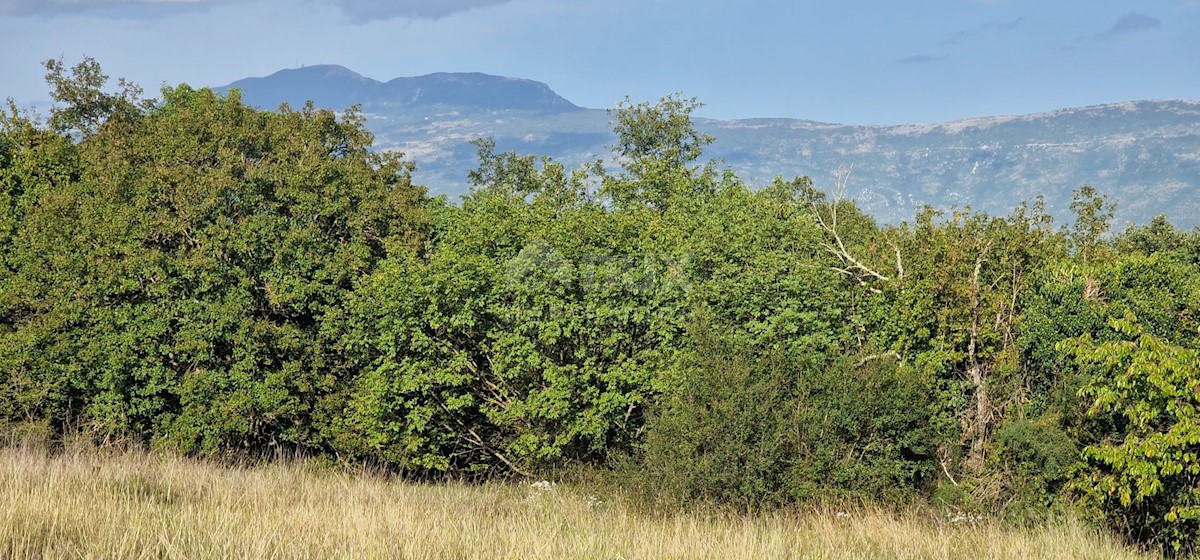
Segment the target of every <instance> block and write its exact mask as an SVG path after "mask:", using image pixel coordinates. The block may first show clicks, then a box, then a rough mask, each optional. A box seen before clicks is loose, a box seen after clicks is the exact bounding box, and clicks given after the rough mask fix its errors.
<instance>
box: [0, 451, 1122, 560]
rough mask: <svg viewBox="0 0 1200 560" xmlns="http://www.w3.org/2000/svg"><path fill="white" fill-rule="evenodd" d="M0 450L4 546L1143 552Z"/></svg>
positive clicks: (855, 515)
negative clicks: (660, 512)
mask: <svg viewBox="0 0 1200 560" xmlns="http://www.w3.org/2000/svg"><path fill="white" fill-rule="evenodd" d="M543 486H545V485H540V484H539V485H531V484H515V483H514V484H488V485H483V486H471V485H462V484H447V485H421V484H412V483H402V482H396V481H389V480H387V479H386V478H383V477H379V476H371V475H367V474H358V475H354V474H348V473H341V472H336V471H333V470H331V469H316V468H311V467H306V466H305V465H304V463H302V462H286V463H281V464H276V465H272V466H267V467H255V468H251V467H244V468H230V467H219V466H215V465H212V464H207V463H203V462H198V461H191V460H185V459H180V458H175V457H169V456H159V455H153V454H145V453H100V452H97V451H95V450H80V451H74V452H70V451H68V452H65V453H60V454H56V455H48V454H46V453H44V452H41V451H36V450H30V449H19V448H8V449H0V557H2V558H13V559H19V558H405V559H425V558H428V559H435V558H438V559H440V558H456V559H457V558H521V559H538V558H630V559H632V558H645V559H658V558H754V559H764V558H1072V559H1074V558H1097V559H1100V558H1103V559H1116V558H1142V557H1143V556H1140V555H1138V554H1137V553H1135V552H1133V551H1131V550H1129V549H1126V548H1122V547H1121V546H1119V545H1118V544H1116V543H1114V542H1113V541H1112V540H1111V539H1109V538H1107V537H1104V536H1101V535H1100V534H1098V533H1096V532H1095V531H1093V530H1090V529H1088V528H1086V527H1084V526H1083V525H1082V524H1079V523H1073V522H1063V523H1060V524H1056V525H1051V526H1046V527H1041V528H1038V529H1035V530H1029V531H1016V530H1012V529H1006V528H1003V527H1001V526H999V525H996V524H993V523H988V522H982V523H970V522H960V523H951V522H950V521H947V520H945V519H941V518H939V517H937V516H935V514H933V513H925V514H918V513H912V514H906V515H895V514H889V513H885V512H879V511H856V512H849V513H847V512H837V511H832V510H831V511H811V512H806V513H798V514H790V515H784V514H778V515H760V516H702V515H692V514H677V515H668V516H647V515H644V514H638V513H636V512H634V511H632V510H630V509H629V508H627V507H625V506H624V505H622V504H621V503H620V500H614V499H607V498H604V497H600V498H597V497H594V496H591V495H588V494H587V493H586V492H582V491H580V490H578V489H571V488H567V487H565V486H564V485H557V486H553V487H550V488H544V487H543Z"/></svg>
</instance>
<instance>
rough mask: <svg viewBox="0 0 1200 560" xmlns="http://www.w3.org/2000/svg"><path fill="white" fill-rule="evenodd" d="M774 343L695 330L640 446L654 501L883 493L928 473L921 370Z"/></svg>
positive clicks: (778, 500) (751, 505) (898, 494)
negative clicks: (819, 355)
mask: <svg viewBox="0 0 1200 560" xmlns="http://www.w3.org/2000/svg"><path fill="white" fill-rule="evenodd" d="M780 348H781V346H776V347H769V348H763V347H761V346H755V345H750V344H747V343H745V342H739V341H737V340H736V339H733V338H731V337H721V336H716V335H713V334H712V333H709V332H699V333H697V334H696V335H695V340H694V350H693V351H692V353H691V355H690V358H689V359H688V360H687V361H686V363H685V366H684V368H683V369H682V371H681V373H680V375H679V379H677V380H676V381H675V383H673V384H672V385H671V389H670V390H669V392H668V394H667V395H666V397H665V398H664V402H663V405H662V408H661V410H660V412H659V414H658V415H657V416H656V417H655V418H654V419H653V420H652V421H651V423H650V424H649V429H648V433H647V440H646V444H645V447H644V449H643V456H642V464H641V466H642V469H643V474H642V476H644V477H645V478H646V480H649V481H652V486H653V487H654V488H656V491H657V492H658V500H659V501H660V502H661V503H664V504H684V505H687V504H696V503H708V504H718V505H725V506H731V507H734V508H737V509H755V508H760V507H773V506H781V505H785V504H789V503H797V502H807V501H815V500H868V501H876V500H879V501H888V500H900V499H904V498H908V497H911V496H912V495H913V494H914V493H915V492H916V491H917V490H919V489H922V488H924V487H925V486H926V485H927V484H928V483H929V481H930V480H931V475H932V474H933V465H934V463H933V451H934V445H933V433H932V430H931V429H930V417H929V410H930V398H931V397H930V395H931V391H930V390H929V382H928V381H927V380H925V379H922V378H921V377H919V376H918V375H917V374H916V373H915V372H914V370H912V369H910V368H907V367H904V366H902V365H901V364H898V363H896V362H893V361H888V360H880V359H869V360H862V361H856V360H851V359H842V360H839V361H837V362H835V363H833V364H828V365H827V364H822V363H819V362H816V361H814V360H811V359H805V357H804V356H790V355H788V354H787V353H786V352H784V351H783V350H781V349H780ZM647 486H648V487H649V486H651V485H647Z"/></svg>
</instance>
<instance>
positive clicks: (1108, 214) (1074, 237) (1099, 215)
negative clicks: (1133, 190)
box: [1071, 185, 1116, 262]
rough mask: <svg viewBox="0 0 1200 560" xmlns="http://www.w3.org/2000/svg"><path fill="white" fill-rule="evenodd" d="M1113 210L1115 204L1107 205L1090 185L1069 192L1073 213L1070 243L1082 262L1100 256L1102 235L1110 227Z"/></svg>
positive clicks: (1106, 200)
mask: <svg viewBox="0 0 1200 560" xmlns="http://www.w3.org/2000/svg"><path fill="white" fill-rule="evenodd" d="M1115 208H1116V205H1115V204H1110V203H1108V198H1107V197H1105V196H1104V195H1102V194H1100V193H1099V192H1098V191H1097V190H1096V189H1095V188H1094V187H1092V186H1091V185H1083V186H1081V187H1079V188H1078V189H1075V190H1073V191H1071V211H1073V212H1075V225H1074V226H1073V228H1072V230H1071V241H1072V243H1073V244H1074V246H1075V252H1076V253H1077V254H1078V255H1079V258H1080V260H1082V261H1083V262H1088V261H1090V260H1094V259H1096V258H1097V257H1099V256H1100V254H1101V251H1102V248H1103V242H1104V235H1105V234H1106V233H1108V230H1109V228H1111V227H1112V218H1113V210H1114V209H1115Z"/></svg>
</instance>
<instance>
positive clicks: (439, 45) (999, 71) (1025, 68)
mask: <svg viewBox="0 0 1200 560" xmlns="http://www.w3.org/2000/svg"><path fill="white" fill-rule="evenodd" d="M85 55H87V56H91V57H94V58H96V59H97V60H99V61H100V63H101V64H102V65H103V67H104V68H105V70H106V71H107V73H108V74H110V75H111V76H114V77H116V76H122V77H126V78H129V79H131V80H133V81H134V82H137V83H139V84H141V85H142V86H144V87H145V88H146V90H147V91H148V92H155V91H157V89H158V85H159V84H162V83H164V82H165V83H170V84H175V83H179V82H187V83H189V84H192V85H194V86H203V85H212V86H216V85H224V84H226V83H229V82H231V81H233V80H236V79H239V78H243V77H248V76H262V75H266V74H270V73H272V72H274V71H276V70H279V69H282V68H291V67H297V66H300V65H311V64H321V63H335V64H341V65H344V66H346V67H348V68H350V69H352V70H355V71H357V72H359V73H361V74H363V75H366V76H369V77H372V78H375V79H379V80H387V79H391V78H394V77H398V76H414V75H420V74H425V73H430V72H439V71H480V72H487V73H492V74H500V75H506V76H519V77H525V78H532V79H535V80H539V81H543V82H546V83H547V84H549V85H550V87H552V88H553V89H554V90H555V91H557V92H558V93H559V94H561V95H563V96H564V97H566V98H568V99H570V100H571V101H573V102H575V103H577V104H579V105H583V106H587V107H609V106H612V105H613V104H614V103H615V102H617V101H619V100H621V99H623V98H624V97H625V96H626V95H628V96H630V97H632V98H633V99H634V100H652V99H656V98H658V97H661V96H663V95H666V94H669V93H672V92H682V93H684V94H685V95H687V96H694V97H698V98H699V99H700V100H701V101H702V102H704V103H705V104H706V107H705V108H704V109H703V110H702V111H701V113H700V114H701V115H702V116H708V117H716V118H745V117H795V118H805V119H813V120H819V121H828V122H843V123H855V124H894V123H919V122H937V121H945V120H951V119H956V118H965V117H971V116H982V115H994V114H1020V113H1030V112H1037V111H1044V110H1049V109H1055V108H1062V107H1071V106H1080V105H1090V104H1098V103H1108V102H1117V101H1126V100H1136V99H1160V98H1189V99H1191V98H1200V0H1137V1H1131V0H1125V1H1118V0H1086V1H1085V0H919V1H918V0H912V1H907V2H900V1H895V0H886V1H885V0H870V1H867V0H840V1H839V0H825V1H819V2H816V1H807V0H793V1H781V0H741V1H724V0H722V1H718V0H690V1H684V0H439V1H432V0H395V1H388V0H0V76H2V77H0V86H2V87H0V97H6V96H11V97H13V98H15V99H16V100H17V101H18V104H21V105H29V104H33V103H39V102H43V100H44V99H45V98H46V97H47V96H46V93H45V91H46V89H45V85H44V82H43V80H42V75H43V73H44V72H43V70H42V68H41V66H40V65H39V61H41V60H44V59H47V58H58V57H62V58H63V59H64V60H65V61H66V62H67V63H74V62H76V61H78V60H79V59H80V58H81V57H83V56H85Z"/></svg>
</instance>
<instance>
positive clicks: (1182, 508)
mask: <svg viewBox="0 0 1200 560" xmlns="http://www.w3.org/2000/svg"><path fill="white" fill-rule="evenodd" d="M1109 327H1110V328H1112V329H1113V330H1114V331H1116V332H1117V333H1118V334H1119V335H1120V338H1119V339H1118V340H1112V341H1108V342H1104V343H1098V342H1096V341H1095V340H1094V339H1093V338H1092V337H1091V336H1089V335H1086V334H1085V335H1083V336H1081V337H1079V338H1077V339H1075V340H1072V341H1069V342H1064V343H1063V346H1064V349H1065V350H1067V351H1070V352H1071V353H1072V354H1073V355H1074V356H1075V359H1076V360H1077V361H1078V363H1079V364H1080V366H1081V367H1086V368H1092V369H1095V370H1096V375H1095V376H1094V377H1093V381H1092V382H1091V383H1090V384H1089V385H1087V386H1086V387H1085V388H1084V389H1083V391H1082V392H1081V393H1082V395H1083V396H1085V397H1088V398H1089V399H1091V408H1090V410H1089V414H1090V415H1100V414H1106V413H1108V412H1110V411H1112V412H1115V413H1117V414H1119V415H1120V417H1121V420H1122V421H1123V426H1122V429H1121V431H1120V433H1118V434H1115V437H1111V438H1106V439H1105V440H1103V441H1100V442H1098V443H1096V444H1093V445H1089V446H1088V447H1087V448H1085V449H1084V459H1085V461H1086V463H1085V467H1084V469H1085V471H1084V473H1083V476H1081V477H1079V478H1078V479H1077V485H1078V487H1079V488H1080V489H1081V490H1082V491H1083V492H1084V495H1085V496H1087V498H1089V499H1090V500H1091V501H1093V502H1095V503H1097V504H1098V505H1099V506H1100V508H1101V509H1102V510H1103V512H1104V514H1105V516H1106V518H1107V519H1108V520H1109V521H1110V523H1113V524H1114V525H1116V526H1117V527H1118V528H1119V529H1120V530H1121V531H1122V532H1124V533H1125V534H1126V535H1127V536H1128V537H1130V538H1132V539H1135V540H1137V541H1141V542H1149V543H1153V544H1157V545H1165V546H1169V547H1170V550H1171V551H1172V552H1174V553H1177V554H1188V553H1189V552H1190V551H1192V550H1193V549H1194V548H1195V546H1196V536H1197V534H1198V532H1200V521H1198V520H1200V424H1198V423H1197V413H1196V410H1197V405H1200V376H1197V373H1196V372H1197V371H1200V354H1198V353H1197V351H1195V350H1193V349H1190V348H1184V347H1181V346H1178V345H1175V344H1171V343H1170V342H1167V341H1165V340H1163V339H1161V338H1158V337H1156V336H1154V335H1152V334H1149V333H1147V332H1146V331H1145V330H1143V328H1142V327H1141V325H1139V324H1138V320H1137V318H1136V317H1135V316H1134V315H1132V314H1126V315H1125V316H1124V317H1122V318H1119V319H1113V320H1111V321H1110V322H1109Z"/></svg>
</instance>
